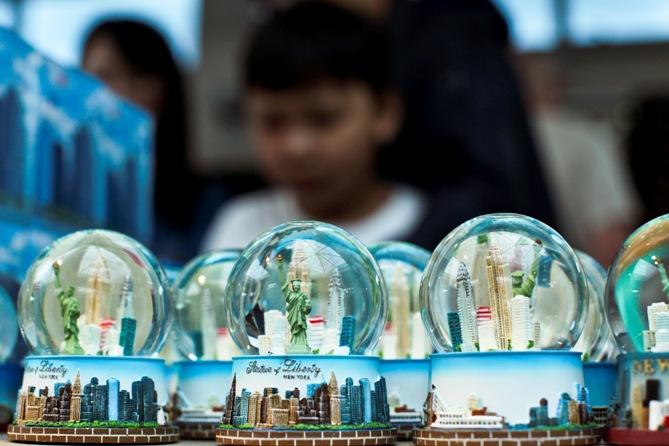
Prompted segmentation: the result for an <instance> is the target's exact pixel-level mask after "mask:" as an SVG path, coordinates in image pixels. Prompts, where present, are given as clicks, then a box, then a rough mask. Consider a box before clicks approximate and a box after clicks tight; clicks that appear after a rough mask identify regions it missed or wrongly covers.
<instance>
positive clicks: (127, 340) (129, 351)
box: [119, 275, 137, 356]
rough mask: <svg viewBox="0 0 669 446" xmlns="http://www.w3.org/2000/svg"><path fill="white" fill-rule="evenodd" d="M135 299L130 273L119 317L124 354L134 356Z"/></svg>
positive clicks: (125, 285)
mask: <svg viewBox="0 0 669 446" xmlns="http://www.w3.org/2000/svg"><path fill="white" fill-rule="evenodd" d="M134 300H135V296H134V293H133V288H132V280H131V279H130V275H127V276H125V280H124V281H123V288H122V289H121V308H120V309H119V319H120V320H121V335H120V336H119V345H120V346H121V347H123V355H124V356H132V355H133V353H134V350H135V331H136V330H137V320H136V319H135V308H134Z"/></svg>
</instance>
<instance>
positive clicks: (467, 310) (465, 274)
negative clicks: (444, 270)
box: [455, 263, 478, 352]
mask: <svg viewBox="0 0 669 446" xmlns="http://www.w3.org/2000/svg"><path fill="white" fill-rule="evenodd" d="M455 280H456V287H457V305H458V316H459V318H460V333H461V335H462V346H461V350H462V351H463V352H473V351H475V350H476V344H477V343H478V333H477V329H476V314H475V312H474V296H473V295H472V282H471V279H470V277H469V270H468V269H467V265H465V264H464V263H460V266H459V267H458V274H457V277H456V279H455Z"/></svg>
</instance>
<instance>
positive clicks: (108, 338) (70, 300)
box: [33, 256, 137, 356]
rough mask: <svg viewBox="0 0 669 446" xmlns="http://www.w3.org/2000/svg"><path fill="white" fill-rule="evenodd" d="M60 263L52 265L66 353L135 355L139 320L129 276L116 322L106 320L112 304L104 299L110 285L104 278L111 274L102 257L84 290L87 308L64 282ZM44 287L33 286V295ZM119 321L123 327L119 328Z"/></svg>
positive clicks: (110, 319)
mask: <svg viewBox="0 0 669 446" xmlns="http://www.w3.org/2000/svg"><path fill="white" fill-rule="evenodd" d="M61 266H62V265H61V261H56V262H55V263H54V264H53V265H52V268H53V272H54V276H55V277H56V292H57V295H58V299H59V302H60V305H61V314H62V317H63V325H64V328H63V331H64V334H65V340H64V341H63V343H62V345H61V346H60V352H61V353H63V354H86V355H106V356H132V355H133V354H134V346H135V336H136V330H137V320H136V319H135V311H134V297H135V296H134V291H133V283H132V279H131V277H130V275H129V274H128V275H126V276H125V277H124V279H123V283H122V285H121V291H120V305H119V308H118V310H117V317H116V319H114V318H111V317H107V316H106V315H107V314H109V313H110V312H111V308H110V303H109V300H108V299H105V295H106V294H108V292H109V290H108V288H109V286H108V284H105V282H104V280H103V277H104V276H106V275H107V274H108V271H107V270H106V266H105V263H104V261H103V260H102V257H101V256H97V257H96V258H95V262H94V264H93V274H92V275H90V276H89V277H88V281H87V284H86V287H85V296H84V308H83V312H82V311H81V309H80V304H79V301H78V299H77V298H76V297H75V293H76V289H75V288H74V287H73V286H71V285H65V284H62V283H61V279H60V270H61ZM40 286H41V284H40V283H39V282H35V283H34V284H33V294H35V295H36V294H37V293H38V292H39V289H40ZM118 321H120V327H119V326H118Z"/></svg>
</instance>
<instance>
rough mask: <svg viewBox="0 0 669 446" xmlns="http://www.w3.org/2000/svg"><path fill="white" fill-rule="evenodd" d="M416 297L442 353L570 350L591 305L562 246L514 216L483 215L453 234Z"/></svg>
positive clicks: (541, 227)
mask: <svg viewBox="0 0 669 446" xmlns="http://www.w3.org/2000/svg"><path fill="white" fill-rule="evenodd" d="M420 293H421V305H422V307H423V319H424V321H425V323H426V325H427V327H428V332H429V333H430V335H431V337H432V341H433V344H434V346H435V348H436V349H438V350H439V351H453V350H455V351H490V350H516V351H517V350H528V349H542V350H551V349H568V348H570V347H571V346H572V345H573V344H574V342H575V341H576V339H578V337H579V336H580V334H581V331H582V329H583V325H584V323H585V317H586V311H587V299H588V295H587V285H586V282H585V279H584V276H583V272H582V269H581V265H580V262H579V261H578V258H577V257H576V254H575V253H574V251H573V250H572V249H571V247H570V246H569V245H568V244H567V242H566V241H565V240H564V239H563V238H562V237H561V236H560V235H559V234H558V233H557V232H555V231H554V230H553V229H551V228H550V227H548V226H547V225H545V224H544V223H542V222H540V221H538V220H536V219H533V218H530V217H526V216H523V215H517V214H490V215H484V216H481V217H476V218H474V219H471V220H469V221H467V222H465V223H463V224H462V225H460V226H458V227H457V228H456V229H454V230H453V231H452V232H451V233H450V234H448V235H447V236H446V238H444V240H442V242H441V243H440V244H439V246H438V247H437V249H436V250H435V251H434V254H432V257H431V258H430V261H429V262H428V265H427V268H426V270H425V272H424V273H423V282H422V284H421V290H420Z"/></svg>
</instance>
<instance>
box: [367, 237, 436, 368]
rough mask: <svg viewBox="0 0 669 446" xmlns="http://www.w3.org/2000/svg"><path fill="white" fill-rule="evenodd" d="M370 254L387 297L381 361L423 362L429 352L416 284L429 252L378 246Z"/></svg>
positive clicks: (406, 246) (407, 245)
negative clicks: (377, 265)
mask: <svg viewBox="0 0 669 446" xmlns="http://www.w3.org/2000/svg"><path fill="white" fill-rule="evenodd" d="M369 250H370V252H371V253H372V255H373V256H374V259H376V262H377V263H378V264H379V267H380V268H381V272H382V273H383V277H384V279H385V284H386V291H387V294H388V302H389V308H388V320H387V321H386V324H385V328H384V330H383V335H382V336H381V342H380V345H379V347H378V351H379V354H380V355H381V356H382V357H383V358H384V359H404V358H413V359H424V358H425V357H426V356H427V355H429V354H430V353H431V352H432V343H431V342H430V339H429V337H428V334H427V332H426V331H425V325H424V324H423V320H422V318H421V313H420V301H419V291H420V281H421V278H422V276H423V270H424V269H425V266H426V265H427V262H428V260H429V259H430V252H429V251H427V250H425V249H423V248H421V247H419V246H416V245H412V244H411V243H405V242H395V241H389V242H381V243H377V244H375V245H372V246H371V247H370V248H369Z"/></svg>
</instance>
